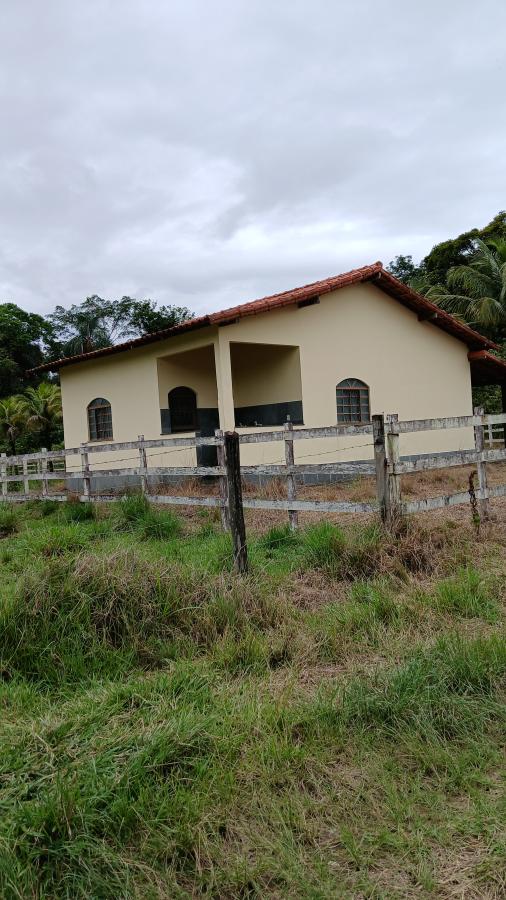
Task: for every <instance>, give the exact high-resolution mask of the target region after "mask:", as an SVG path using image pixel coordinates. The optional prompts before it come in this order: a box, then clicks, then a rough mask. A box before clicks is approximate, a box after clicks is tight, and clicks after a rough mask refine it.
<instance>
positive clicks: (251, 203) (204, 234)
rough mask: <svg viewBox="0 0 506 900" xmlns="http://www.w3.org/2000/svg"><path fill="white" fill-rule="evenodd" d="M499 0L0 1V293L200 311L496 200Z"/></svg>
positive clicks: (396, 248)
mask: <svg viewBox="0 0 506 900" xmlns="http://www.w3.org/2000/svg"><path fill="white" fill-rule="evenodd" d="M505 26H506V7H505V6H504V4H503V3H502V2H501V0H482V3H480V4H479V5H478V4H474V3H472V2H471V0H467V2H466V0H464V2H462V0H461V2H456V0H446V2H445V3H444V4H441V3H440V2H436V0H425V2H424V3H423V4H407V3H406V2H401V0H354V2H353V3H344V2H340V3H331V2H329V0H279V2H277V3H275V4H273V3H270V2H267V0H258V2H255V3H251V2H246V0H233V2H232V0H219V2H218V3H209V2H208V0H187V2H184V3H183V2H182V0H181V2H179V0H175V2H173V3H165V2H163V0H143V2H142V3H139V2H138V0H88V2H86V3H84V2H83V0H77V2H75V3H68V2H67V0H46V2H45V3H43V4H41V3H40V2H39V0H20V2H19V3H13V4H10V3H4V4H2V5H1V7H0V60H1V62H0V108H1V121H2V124H3V128H2V140H1V142H0V300H12V301H13V302H15V303H19V304H20V305H21V306H23V307H25V308H27V309H33V310H38V311H42V312H48V311H49V310H50V309H51V308H52V307H53V306H54V305H55V304H56V303H62V304H63V305H69V304H70V303H74V302H78V301H79V300H80V299H82V298H83V297H85V296H86V295H87V294H91V293H100V294H102V295H103V296H107V297H115V296H121V295H123V294H125V293H129V294H132V295H134V296H139V297H140V296H150V297H153V298H155V299H157V300H159V301H160V302H175V303H185V304H187V305H189V306H191V307H192V308H193V309H194V310H195V311H197V312H202V311H205V310H209V309H215V308H219V307H220V306H224V305H228V304H232V303H237V302H240V301H241V300H246V299H249V298H251V297H255V296H259V295H261V294H264V293H268V292H271V291H275V290H282V289H285V288H288V287H291V286H294V285H296V284H299V283H303V282H306V281H309V280H311V279H314V278H318V277H324V276H326V275H329V274H332V273H336V272H339V271H342V270H345V269H348V268H351V267H352V266H354V265H360V264H364V263H367V262H372V261H374V260H375V259H378V258H379V259H383V260H384V261H385V262H388V261H389V259H391V258H392V257H393V256H394V255H395V254H396V253H403V252H404V253H409V252H411V253H413V254H414V255H415V257H420V256H422V255H423V254H424V253H425V252H427V251H428V250H429V249H430V247H431V246H432V245H433V244H434V243H435V242H436V241H438V240H441V239H444V238H446V237H448V236H450V235H452V234H457V233H459V232H460V231H463V230H465V229H467V228H470V227H472V226H474V225H479V224H484V223H485V222H486V221H488V220H489V219H490V218H491V217H492V216H493V215H494V214H495V213H496V212H497V211H498V210H499V209H500V208H502V207H504V206H505V205H506V204H505V202H504V196H505V186H506V185H505V182H506V175H505V166H504V162H503V160H504V158H505V156H506V133H505V127H504V124H503V123H504V120H505V119H504V101H503V94H504V91H503V89H502V88H503V83H504V76H505V55H504V50H503V43H504V41H503V35H504V28H505Z"/></svg>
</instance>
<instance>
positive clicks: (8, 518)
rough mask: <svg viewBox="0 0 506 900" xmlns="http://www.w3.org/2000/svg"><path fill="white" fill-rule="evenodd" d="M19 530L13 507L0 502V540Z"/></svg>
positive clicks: (17, 518) (16, 514)
mask: <svg viewBox="0 0 506 900" xmlns="http://www.w3.org/2000/svg"><path fill="white" fill-rule="evenodd" d="M18 530H19V517H18V512H17V510H16V509H14V507H13V506H9V505H8V504H6V503H5V502H0V538H3V537H8V536H9V535H10V534H14V533H15V532H16V531H18Z"/></svg>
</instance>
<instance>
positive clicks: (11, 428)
mask: <svg viewBox="0 0 506 900" xmlns="http://www.w3.org/2000/svg"><path fill="white" fill-rule="evenodd" d="M24 424H25V418H24V415H23V411H22V408H21V402H20V398H19V397H4V399H3V400H0V433H1V434H2V435H3V436H4V438H6V439H7V441H8V444H9V449H10V451H11V455H12V456H16V439H17V438H18V436H19V434H20V432H21V429H22V427H23V425H24Z"/></svg>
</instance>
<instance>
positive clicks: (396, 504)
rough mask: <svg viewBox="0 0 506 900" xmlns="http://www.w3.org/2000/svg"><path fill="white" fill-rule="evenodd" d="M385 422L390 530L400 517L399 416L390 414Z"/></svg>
mask: <svg viewBox="0 0 506 900" xmlns="http://www.w3.org/2000/svg"><path fill="white" fill-rule="evenodd" d="M386 421H387V435H386V437H387V493H386V500H387V522H388V524H389V526H390V527H391V528H392V527H394V526H395V524H396V523H397V522H398V521H399V519H400V517H401V515H402V502H401V476H400V474H399V473H398V471H397V464H398V463H399V462H400V459H401V453H400V447H399V416H398V415H397V413H390V414H389V415H387V417H386Z"/></svg>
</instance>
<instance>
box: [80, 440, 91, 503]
mask: <svg viewBox="0 0 506 900" xmlns="http://www.w3.org/2000/svg"><path fill="white" fill-rule="evenodd" d="M80 454H81V471H82V474H83V496H84V499H85V501H86V500H89V499H90V494H91V490H90V485H91V477H90V462H89V456H88V451H87V450H86V444H81V450H80Z"/></svg>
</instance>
